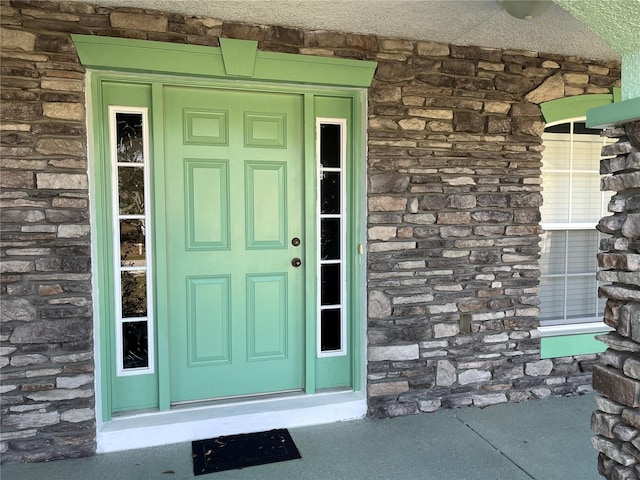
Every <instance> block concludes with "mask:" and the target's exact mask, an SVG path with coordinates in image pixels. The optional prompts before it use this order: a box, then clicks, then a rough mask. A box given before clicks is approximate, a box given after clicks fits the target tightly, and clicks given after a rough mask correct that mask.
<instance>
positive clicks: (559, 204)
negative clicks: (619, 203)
mask: <svg viewBox="0 0 640 480" xmlns="http://www.w3.org/2000/svg"><path fill="white" fill-rule="evenodd" d="M542 140H543V144H544V146H545V151H544V153H543V158H542V164H543V166H542V186H543V199H544V201H543V206H542V207H541V209H540V211H541V214H542V227H543V229H544V231H545V233H544V234H543V236H542V245H541V247H542V251H541V258H540V270H541V278H540V321H541V324H542V325H559V324H571V323H583V322H594V321H599V320H601V319H602V312H603V309H604V301H602V300H599V299H598V282H597V280H596V271H597V260H596V254H597V253H598V248H599V242H600V237H601V234H600V233H599V232H598V231H597V230H596V229H595V226H596V225H597V223H598V221H599V220H600V218H601V217H602V216H604V215H606V214H607V204H608V202H609V199H610V197H611V195H610V193H606V194H605V193H603V192H600V173H599V166H600V159H601V155H600V151H601V148H602V146H603V145H604V144H605V142H606V141H607V140H605V139H603V138H602V137H600V135H599V132H598V131H594V130H589V129H587V128H585V125H584V120H583V119H577V120H573V121H568V122H564V123H561V124H557V125H551V126H549V127H547V129H546V130H545V133H544V134H543V136H542Z"/></svg>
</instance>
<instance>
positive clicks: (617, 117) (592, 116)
mask: <svg viewBox="0 0 640 480" xmlns="http://www.w3.org/2000/svg"><path fill="white" fill-rule="evenodd" d="M636 120H640V98H632V99H630V100H624V101H622V102H619V103H612V104H611V105H605V106H602V107H599V108H593V109H591V110H589V111H588V112H587V127H589V128H608V127H615V126H617V125H622V124H624V123H629V122H634V121H636Z"/></svg>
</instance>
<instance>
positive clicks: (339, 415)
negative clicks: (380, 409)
mask: <svg viewBox="0 0 640 480" xmlns="http://www.w3.org/2000/svg"><path fill="white" fill-rule="evenodd" d="M366 412H367V400H366V398H365V396H364V394H363V393H362V392H331V393H319V394H315V395H292V396H288V397H279V398H273V399H261V400H245V401H236V402H234V403H226V404H217V405H208V406H194V407H186V406H182V407H179V408H175V409H172V410H169V411H166V412H150V413H143V414H138V415H132V416H127V417H119V418H114V419H113V420H111V421H110V422H106V423H104V424H103V425H102V426H101V428H99V431H98V434H97V453H108V452H117V451H122V450H133V449H137V448H148V447H157V446H159V445H169V444H172V443H183V442H190V441H193V440H203V439H207V438H213V437H217V436H220V435H233V434H237V433H250V432H260V431H265V430H271V429H274V428H295V427H303V426H308V425H320V424H323V423H333V422H339V421H346V420H355V419H358V418H363V417H364V416H365V415H366Z"/></svg>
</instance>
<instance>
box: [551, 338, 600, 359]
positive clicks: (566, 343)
mask: <svg viewBox="0 0 640 480" xmlns="http://www.w3.org/2000/svg"><path fill="white" fill-rule="evenodd" d="M602 333H606V332H598V333H582V334H578V335H560V336H557V337H543V338H541V339H540V358H556V357H570V356H573V355H588V354H592V353H602V352H604V351H605V350H606V349H607V346H606V345H605V344H604V343H602V342H601V341H600V340H596V339H595V336H596V335H600V334H602Z"/></svg>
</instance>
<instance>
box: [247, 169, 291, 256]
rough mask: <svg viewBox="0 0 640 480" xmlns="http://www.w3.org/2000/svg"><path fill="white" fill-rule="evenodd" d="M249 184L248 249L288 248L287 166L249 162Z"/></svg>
mask: <svg viewBox="0 0 640 480" xmlns="http://www.w3.org/2000/svg"><path fill="white" fill-rule="evenodd" d="M245 182H246V186H245V195H246V200H245V205H246V216H247V233H246V239H247V249H252V250H255V249H273V248H286V246H287V241H286V237H287V166H286V164H285V163H283V162H249V161H247V162H246V164H245Z"/></svg>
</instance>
